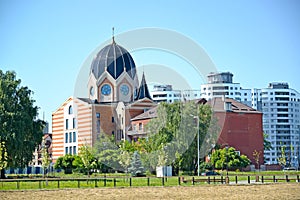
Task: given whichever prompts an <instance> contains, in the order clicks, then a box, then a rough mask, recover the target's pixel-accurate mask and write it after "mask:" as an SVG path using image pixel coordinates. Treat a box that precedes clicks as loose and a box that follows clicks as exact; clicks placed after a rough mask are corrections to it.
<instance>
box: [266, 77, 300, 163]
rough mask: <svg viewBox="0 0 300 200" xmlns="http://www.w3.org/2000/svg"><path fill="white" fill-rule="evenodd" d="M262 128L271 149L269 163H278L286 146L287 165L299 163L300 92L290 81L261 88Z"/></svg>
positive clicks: (267, 161)
mask: <svg viewBox="0 0 300 200" xmlns="http://www.w3.org/2000/svg"><path fill="white" fill-rule="evenodd" d="M261 104H262V112H263V129H264V132H265V133H266V134H267V135H268V138H267V140H268V141H270V142H271V144H272V149H271V150H269V151H265V161H266V163H267V164H276V163H278V157H280V156H281V148H282V146H284V147H285V157H286V161H287V165H290V166H295V167H298V166H299V155H300V147H299V145H300V93H299V92H297V91H296V90H294V89H291V88H289V85H288V83H270V84H269V87H268V88H264V89H261Z"/></svg>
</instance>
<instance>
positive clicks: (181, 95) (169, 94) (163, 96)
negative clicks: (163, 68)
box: [150, 84, 200, 103]
mask: <svg viewBox="0 0 300 200" xmlns="http://www.w3.org/2000/svg"><path fill="white" fill-rule="evenodd" d="M150 95H151V98H152V100H153V101H154V102H156V103H159V102H167V103H173V102H176V101H186V100H193V99H198V98H200V90H173V88H172V85H162V84H156V85H153V89H152V90H150Z"/></svg>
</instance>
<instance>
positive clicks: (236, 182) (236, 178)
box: [235, 176, 238, 184]
mask: <svg viewBox="0 0 300 200" xmlns="http://www.w3.org/2000/svg"><path fill="white" fill-rule="evenodd" d="M235 184H238V177H237V176H235Z"/></svg>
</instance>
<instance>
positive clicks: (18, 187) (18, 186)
mask: <svg viewBox="0 0 300 200" xmlns="http://www.w3.org/2000/svg"><path fill="white" fill-rule="evenodd" d="M17 189H20V182H19V181H17Z"/></svg>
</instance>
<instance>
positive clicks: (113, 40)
mask: <svg viewBox="0 0 300 200" xmlns="http://www.w3.org/2000/svg"><path fill="white" fill-rule="evenodd" d="M112 43H113V44H114V43H116V42H115V27H112Z"/></svg>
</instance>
